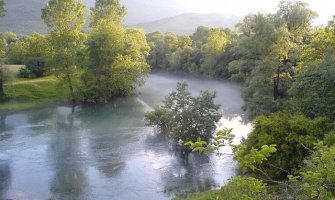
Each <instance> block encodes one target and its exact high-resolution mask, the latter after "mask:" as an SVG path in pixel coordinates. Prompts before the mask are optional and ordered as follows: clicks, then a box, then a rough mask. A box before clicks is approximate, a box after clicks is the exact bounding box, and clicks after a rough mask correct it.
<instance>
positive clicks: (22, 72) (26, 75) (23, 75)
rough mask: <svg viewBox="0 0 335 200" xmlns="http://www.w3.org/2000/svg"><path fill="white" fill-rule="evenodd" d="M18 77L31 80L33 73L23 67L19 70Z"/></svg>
mask: <svg viewBox="0 0 335 200" xmlns="http://www.w3.org/2000/svg"><path fill="white" fill-rule="evenodd" d="M17 76H18V77H19V78H30V77H31V72H30V70H29V69H27V67H26V66H24V67H21V68H20V69H19V71H18V74H17Z"/></svg>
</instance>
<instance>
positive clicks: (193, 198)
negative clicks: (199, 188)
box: [172, 190, 220, 200]
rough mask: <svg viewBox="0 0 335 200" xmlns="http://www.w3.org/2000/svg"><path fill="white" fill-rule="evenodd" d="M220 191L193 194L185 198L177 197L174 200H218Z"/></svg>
mask: <svg viewBox="0 0 335 200" xmlns="http://www.w3.org/2000/svg"><path fill="white" fill-rule="evenodd" d="M219 194H220V190H209V191H205V192H200V193H191V194H188V195H186V196H184V197H175V198H173V199H172V200H217V199H218V196H219Z"/></svg>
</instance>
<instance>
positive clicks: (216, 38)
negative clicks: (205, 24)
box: [201, 28, 229, 77]
mask: <svg viewBox="0 0 335 200" xmlns="http://www.w3.org/2000/svg"><path fill="white" fill-rule="evenodd" d="M228 43H229V40H228V37H227V35H226V33H225V32H224V31H223V30H221V29H219V28H212V29H211V30H210V32H209V35H208V38H207V43H206V45H205V47H204V55H205V56H204V60H203V63H202V65H201V71H202V72H203V73H204V74H206V75H208V76H211V77H213V76H214V75H215V74H216V70H217V68H218V65H219V63H218V61H219V59H218V58H219V56H221V54H222V53H223V52H224V51H225V48H226V46H227V44H228Z"/></svg>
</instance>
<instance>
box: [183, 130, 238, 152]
mask: <svg viewBox="0 0 335 200" xmlns="http://www.w3.org/2000/svg"><path fill="white" fill-rule="evenodd" d="M232 131H233V129H231V128H224V129H222V130H218V131H216V132H215V134H214V136H213V139H212V140H211V141H210V143H209V144H208V143H207V142H206V141H203V140H201V138H200V137H198V139H197V140H196V141H195V142H193V141H188V142H186V143H185V144H184V145H185V146H187V147H188V148H189V149H191V150H192V152H198V153H205V154H208V153H212V152H216V155H217V156H222V155H224V154H223V153H222V152H221V148H222V147H224V146H232V143H233V140H234V137H235V136H234V135H233V134H232V133H231V132H232Z"/></svg>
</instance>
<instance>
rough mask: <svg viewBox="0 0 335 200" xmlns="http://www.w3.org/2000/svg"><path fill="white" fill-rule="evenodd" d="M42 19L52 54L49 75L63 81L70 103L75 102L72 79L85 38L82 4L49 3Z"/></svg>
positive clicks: (54, 0)
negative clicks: (68, 93) (51, 73)
mask: <svg viewBox="0 0 335 200" xmlns="http://www.w3.org/2000/svg"><path fill="white" fill-rule="evenodd" d="M42 19H43V20H44V23H45V24H46V25H47V27H48V31H49V37H50V44H51V47H52V48H53V51H54V55H53V57H52V59H51V65H52V72H53V73H54V74H55V75H56V76H57V77H58V78H59V79H60V80H61V81H65V82H66V84H67V86H68V89H69V92H70V97H71V100H72V103H74V101H75V92H76V88H75V84H74V78H75V77H76V76H77V75H78V66H77V65H78V52H79V51H80V49H81V48H83V42H84V39H85V35H84V34H83V33H82V32H81V29H82V28H83V26H84V24H85V5H84V4H83V3H82V2H81V1H78V0H50V1H49V3H48V5H47V6H46V7H45V8H43V9H42Z"/></svg>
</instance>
